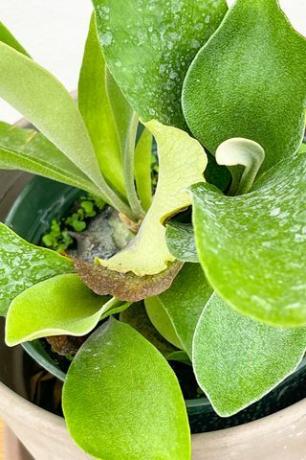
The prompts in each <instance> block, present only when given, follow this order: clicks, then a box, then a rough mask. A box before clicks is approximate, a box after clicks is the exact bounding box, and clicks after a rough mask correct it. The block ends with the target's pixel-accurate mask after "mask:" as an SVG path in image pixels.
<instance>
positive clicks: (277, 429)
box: [0, 172, 306, 460]
mask: <svg viewBox="0 0 306 460" xmlns="http://www.w3.org/2000/svg"><path fill="white" fill-rule="evenodd" d="M27 179H28V176H25V175H20V174H19V173H12V172H0V219H1V217H2V218H3V217H4V216H5V214H6V212H7V210H8V209H9V207H10V204H11V203H12V201H13V200H14V199H15V198H16V196H17V195H18V194H19V192H20V190H21V188H22V187H23V185H24V183H25V182H26V180H27ZM0 363H1V364H0V381H1V382H3V383H0V416H1V417H2V418H3V419H4V421H5V422H6V424H7V425H8V426H9V427H10V428H11V430H12V431H13V432H14V433H15V434H16V435H17V437H18V438H19V439H20V440H21V442H22V443H23V444H24V446H25V447H26V448H27V449H28V451H29V452H30V453H31V455H32V456H33V457H34V459H36V460H86V459H87V460H88V459H89V458H90V457H88V456H87V455H86V454H85V453H83V452H82V451H81V450H80V449H79V448H78V447H77V446H76V445H75V444H74V442H73V441H72V439H71V438H70V436H69V434H68V432H67V430H66V427H65V423H64V420H63V419H62V418H61V417H58V416H56V415H53V414H51V413H49V412H47V411H45V410H44V409H41V408H39V407H37V406H35V405H34V404H32V403H30V402H28V401H27V400H26V398H25V397H23V396H26V388H25V385H24V382H23V380H22V379H21V378H20V373H21V371H20V369H22V366H23V363H22V353H21V349H20V348H18V347H17V348H16V349H8V348H7V347H5V346H3V344H2V345H0ZM149 442H150V434H149V433H148V443H149ZM192 444H193V457H192V458H193V460H306V400H302V401H300V402H299V403H297V404H295V405H292V406H290V407H288V408H287V409H285V410H282V411H280V412H278V413H276V414H274V415H271V416H269V417H265V418H263V419H260V420H258V421H256V422H252V423H248V424H246V425H242V426H239V427H235V428H230V429H226V430H220V431H217V432H211V433H203V434H199V435H194V436H193V438H192ZM18 452H19V453H20V455H21V451H18ZM7 453H11V455H10V457H9V456H8V457H7V458H10V460H19V459H18V457H17V455H18V456H19V453H17V450H16V451H14V453H13V452H12V451H11V449H10V447H9V446H7ZM12 455H13V456H12ZM21 458H23V460H25V459H26V457H20V460H21ZM27 458H28V457H27ZM143 460H146V459H143ZM173 460H176V459H173Z"/></svg>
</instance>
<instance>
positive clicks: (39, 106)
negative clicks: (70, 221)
mask: <svg viewBox="0 0 306 460" xmlns="http://www.w3.org/2000/svg"><path fill="white" fill-rule="evenodd" d="M0 97H2V98H3V99H4V100H6V101H7V102H8V103H9V104H11V105H12V106H13V107H15V108H16V109H17V110H18V111H19V112H21V113H22V114H23V115H24V116H25V117H26V119H27V120H28V121H30V122H31V123H33V124H34V125H35V126H36V127H37V129H38V130H39V131H41V132H42V134H44V135H45V136H46V137H47V138H48V139H49V140H50V141H51V142H52V143H53V144H54V145H55V146H56V147H57V148H58V149H60V150H61V151H62V152H63V153H64V154H65V155H66V156H67V157H68V158H69V159H70V160H71V161H72V162H73V163H75V165H76V166H77V167H78V168H80V169H81V171H82V172H83V173H84V174H86V176H87V177H88V178H90V179H91V180H92V181H93V182H94V183H95V184H96V185H97V186H98V187H99V189H100V191H101V192H100V195H101V196H102V197H103V198H104V199H105V201H107V202H108V203H109V204H111V205H113V206H114V207H115V208H117V209H119V210H122V211H123V212H126V213H127V214H128V215H129V214H130V210H129V208H128V207H127V206H126V205H125V204H124V203H123V202H122V201H121V200H120V198H119V197H118V196H117V195H116V194H115V193H114V192H113V191H112V190H111V189H110V187H109V186H108V185H107V183H106V182H105V179H104V178H103V177H102V175H101V173H100V170H99V165H98V162H97V159H96V157H95V152H94V149H93V146H92V144H91V141H90V138H89V135H88V132H87V129H86V127H85V124H84V122H83V119H82V117H81V114H80V112H79V111H78V109H77V108H76V106H75V103H74V101H73V99H72V97H71V96H70V94H69V93H68V92H67V91H66V89H65V88H64V87H63V86H62V84H61V83H60V82H59V81H58V80H56V79H55V78H54V77H53V76H52V75H51V74H50V73H49V72H47V71H46V70H45V69H43V68H42V67H41V66H39V65H38V64H36V63H35V62H33V61H32V60H31V59H29V58H28V57H27V56H24V55H22V54H20V53H18V52H17V51H16V50H14V49H12V48H10V47H9V46H7V45H5V44H4V43H1V42H0Z"/></svg>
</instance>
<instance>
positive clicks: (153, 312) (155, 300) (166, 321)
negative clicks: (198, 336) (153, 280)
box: [144, 297, 182, 349]
mask: <svg viewBox="0 0 306 460" xmlns="http://www.w3.org/2000/svg"><path fill="white" fill-rule="evenodd" d="M144 302H145V306H146V311H147V315H148V317H149V318H150V321H151V323H152V324H153V326H154V327H155V329H156V330H157V331H158V332H159V333H160V335H161V336H162V337H164V338H165V339H166V340H167V341H168V342H169V343H171V344H172V345H174V346H175V347H176V348H180V349H181V348H182V344H181V341H180V339H179V338H178V336H177V333H176V331H175V329H174V327H173V324H172V322H171V320H170V317H169V315H168V313H167V312H166V310H165V309H164V307H163V304H162V303H161V301H160V300H159V297H149V298H147V299H145V301H144Z"/></svg>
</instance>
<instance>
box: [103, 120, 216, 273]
mask: <svg viewBox="0 0 306 460" xmlns="http://www.w3.org/2000/svg"><path fill="white" fill-rule="evenodd" d="M146 127H147V129H148V130H149V131H150V132H151V133H152V134H153V136H154V137H155V139H156V142H157V145H158V157H159V180H158V185H157V189H156V193H155V196H154V199H153V202H152V205H151V207H150V209H149V210H148V213H147V214H146V216H145V218H144V220H143V223H142V225H141V227H140V230H139V232H138V234H137V236H136V238H135V239H134V240H133V241H132V243H131V244H130V245H129V246H128V247H127V248H126V249H124V250H122V251H121V252H119V253H118V254H116V255H115V256H114V257H112V258H111V259H109V260H101V259H100V260H99V261H100V263H101V264H102V265H104V266H106V267H108V268H110V269H112V270H116V271H119V272H122V273H127V272H133V273H135V274H136V275H138V276H144V275H154V274H157V273H160V272H162V271H163V270H166V268H167V267H168V265H169V264H170V263H171V262H173V261H174V260H175V258H174V257H173V256H172V255H171V254H170V252H169V250H168V247H167V244H166V229H165V227H164V225H163V223H164V221H165V220H166V219H167V218H168V217H170V216H172V215H174V214H176V213H177V212H179V211H180V210H182V209H184V208H187V207H188V206H190V204H191V200H190V194H189V192H188V190H187V189H188V187H190V186H191V185H192V184H196V183H199V182H204V178H203V172H204V170H205V167H206V164H207V157H206V154H205V152H204V150H203V148H202V147H201V145H200V144H199V143H198V142H197V141H196V140H195V139H193V138H191V137H190V136H189V135H188V134H187V133H186V132H184V131H182V130H180V129H177V128H173V127H169V126H165V125H162V124H161V123H159V122H157V121H150V122H149V123H147V124H146Z"/></svg>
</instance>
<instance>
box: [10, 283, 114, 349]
mask: <svg viewBox="0 0 306 460" xmlns="http://www.w3.org/2000/svg"><path fill="white" fill-rule="evenodd" d="M114 306H116V300H115V299H111V300H109V298H107V297H102V296H98V295H96V294H94V293H93V292H92V291H91V290H90V289H88V287H87V286H86V285H85V284H84V283H83V282H82V281H81V279H80V278H79V276H78V275H76V274H65V275H58V276H54V277H53V278H50V279H48V280H45V281H42V282H40V283H38V284H35V285H34V286H32V287H30V288H28V289H26V290H25V291H24V292H22V293H21V294H19V295H18V296H17V297H15V299H14V300H13V301H12V303H11V305H10V308H9V311H8V314H7V321H6V337H5V340H6V343H7V345H9V346H14V345H18V344H19V343H22V342H27V341H29V340H34V339H38V338H41V337H49V336H56V335H63V334H64V335H73V336H82V335H86V334H88V333H89V332H90V331H91V330H92V329H94V328H95V327H96V325H97V324H98V322H99V321H100V319H101V318H102V317H105V315H106V313H107V311H108V310H110V309H112V308H113V307H114Z"/></svg>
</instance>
